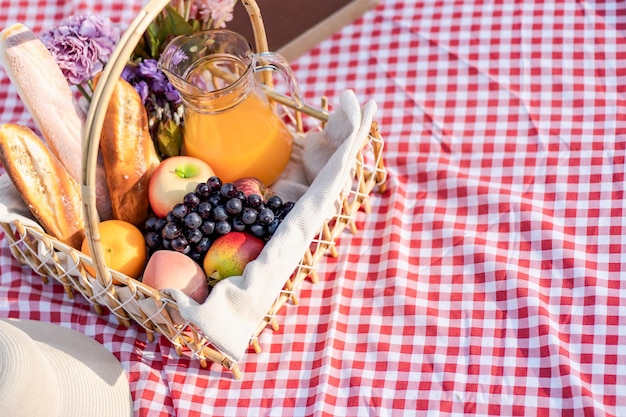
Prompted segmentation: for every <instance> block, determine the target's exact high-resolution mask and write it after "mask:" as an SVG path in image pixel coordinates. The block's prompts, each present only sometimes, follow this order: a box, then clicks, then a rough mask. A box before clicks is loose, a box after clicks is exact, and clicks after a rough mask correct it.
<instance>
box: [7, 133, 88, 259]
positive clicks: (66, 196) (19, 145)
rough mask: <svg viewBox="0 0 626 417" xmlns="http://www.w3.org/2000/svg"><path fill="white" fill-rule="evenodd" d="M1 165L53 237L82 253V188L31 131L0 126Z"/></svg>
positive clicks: (83, 227) (83, 234)
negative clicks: (80, 250)
mask: <svg viewBox="0 0 626 417" xmlns="http://www.w3.org/2000/svg"><path fill="white" fill-rule="evenodd" d="M0 163H2V165H3V166H4V169H5V170H6V172H7V174H8V175H9V177H10V178H11V181H12V182H13V184H14V185H15V188H17V190H18V191H19V193H20V195H21V196H22V198H23V200H24V202H25V203H26V205H27V206H28V209H29V210H30V212H31V213H32V214H33V216H34V217H35V219H36V220H37V222H38V223H39V224H40V225H41V227H43V229H44V230H45V232H46V233H47V234H49V235H50V236H52V237H54V238H56V239H58V240H60V241H61V242H63V243H66V244H68V245H70V246H72V247H73V248H76V249H79V248H80V246H81V243H82V241H83V239H84V237H85V232H84V229H85V225H84V220H83V208H82V203H81V197H80V186H79V184H78V182H77V181H76V180H75V179H74V178H72V177H71V176H70V175H69V174H68V172H67V171H66V169H65V168H64V167H63V165H62V164H61V162H60V161H59V160H58V159H57V157H56V156H55V155H53V154H52V153H51V152H50V150H49V149H48V148H47V147H46V145H45V144H44V143H43V141H42V140H41V139H40V138H39V137H38V136H37V135H36V134H35V133H34V132H33V131H32V130H31V129H29V128H28V127H25V126H21V125H16V124H4V125H2V126H0Z"/></svg>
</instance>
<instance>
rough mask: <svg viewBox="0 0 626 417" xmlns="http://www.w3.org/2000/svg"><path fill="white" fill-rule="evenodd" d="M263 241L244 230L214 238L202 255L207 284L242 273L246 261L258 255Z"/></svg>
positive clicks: (263, 244)
mask: <svg viewBox="0 0 626 417" xmlns="http://www.w3.org/2000/svg"><path fill="white" fill-rule="evenodd" d="M264 246H265V242H264V241H263V240H261V239H259V238H258V237H255V236H252V235H251V234H249V233H246V232H230V233H228V234H226V235H223V236H220V237H218V238H217V239H215V242H213V244H212V245H211V247H210V248H209V251H208V252H207V253H206V255H205V257H204V263H203V267H204V273H205V274H206V276H207V277H208V279H209V285H214V284H215V283H216V282H217V281H220V280H222V279H224V278H228V277H232V276H237V275H241V274H243V270H244V268H245V267H246V265H247V264H248V262H250V261H253V260H254V259H256V258H257V256H259V254H260V253H261V251H262V250H263V247H264Z"/></svg>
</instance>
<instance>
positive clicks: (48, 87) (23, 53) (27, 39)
mask: <svg viewBox="0 0 626 417" xmlns="http://www.w3.org/2000/svg"><path fill="white" fill-rule="evenodd" d="M0 62H1V63H2V66H3V67H4V69H5V70H6V73H7V75H8V76H9V78H10V80H11V83H12V84H13V86H14V87H15V89H16V90H17V93H18V95H19V96H20V98H21V99H22V102H23V103H24V105H25V106H26V108H27V109H28V111H29V113H30V115H31V116H32V117H33V121H34V122H35V124H36V125H37V128H38V129H39V131H40V132H41V134H42V136H43V139H44V140H45V142H46V144H47V146H48V149H50V150H51V151H52V153H53V154H54V155H55V156H56V157H57V158H58V160H59V161H60V162H61V164H62V165H63V166H64V167H65V169H66V170H67V172H68V173H69V174H70V175H71V176H72V178H74V179H75V180H76V181H78V182H80V181H81V169H82V168H81V154H82V131H83V127H84V124H85V113H84V112H83V111H82V110H81V109H80V107H79V106H78V103H76V100H75V99H74V95H73V93H72V90H71V89H70V87H69V84H68V83H67V80H66V79H65V77H64V76H63V73H62V72H61V69H60V68H59V65H58V64H57V62H56V60H55V59H54V57H53V56H52V54H51V53H50V52H49V51H48V49H47V48H46V46H45V45H44V44H43V43H42V42H41V41H40V40H39V38H37V36H36V35H35V34H34V33H33V32H32V31H31V30H30V29H28V28H27V27H26V26H24V25H22V24H21V23H16V24H13V25H11V26H9V27H7V28H5V29H4V30H3V31H2V32H0ZM98 167H99V168H100V167H101V165H98ZM101 171H102V172H101ZM96 190H97V193H96V205H97V207H98V213H99V214H100V217H101V219H103V220H106V219H110V218H111V217H112V209H111V201H110V198H109V190H108V186H107V182H106V179H105V178H104V169H102V170H98V171H97V172H96Z"/></svg>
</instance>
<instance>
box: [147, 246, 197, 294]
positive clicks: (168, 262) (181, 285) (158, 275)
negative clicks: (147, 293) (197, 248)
mask: <svg viewBox="0 0 626 417" xmlns="http://www.w3.org/2000/svg"><path fill="white" fill-rule="evenodd" d="M142 281H143V283H144V284H146V285H148V286H150V287H152V288H154V289H156V290H163V289H165V288H175V289H177V290H180V291H182V292H183V293H185V294H187V295H188V296H189V297H190V298H192V299H194V300H195V301H197V302H198V303H200V304H202V303H203V302H204V300H206V298H207V297H208V295H209V285H208V283H207V279H206V275H204V271H202V268H201V267H200V265H198V264H197V263H196V262H194V261H193V260H192V259H191V258H189V257H188V256H187V255H184V254H182V253H180V252H176V251H171V250H159V251H156V252H154V253H153V254H152V256H151V257H150V259H149V260H148V264H147V265H146V269H145V270H144V272H143V280H142Z"/></svg>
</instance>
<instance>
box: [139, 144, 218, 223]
mask: <svg viewBox="0 0 626 417" xmlns="http://www.w3.org/2000/svg"><path fill="white" fill-rule="evenodd" d="M213 175H215V174H214V172H213V169H212V168H211V167H210V166H209V165H208V164H207V163H206V162H204V161H202V160H201V159H198V158H194V157H191V156H173V157H170V158H167V159H164V160H163V161H162V162H161V163H160V164H159V165H158V166H157V168H156V169H155V170H154V172H153V173H152V177H151V178H150V183H149V185H148V198H149V200H150V207H152V211H153V212H154V214H156V215H157V216H158V217H165V216H167V213H168V212H169V211H170V210H172V208H173V207H174V205H176V204H177V203H180V202H182V201H183V197H184V196H185V194H187V193H190V192H192V191H194V190H195V189H196V186H197V185H198V183H201V182H203V181H206V180H207V178H209V177H211V176H213Z"/></svg>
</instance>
